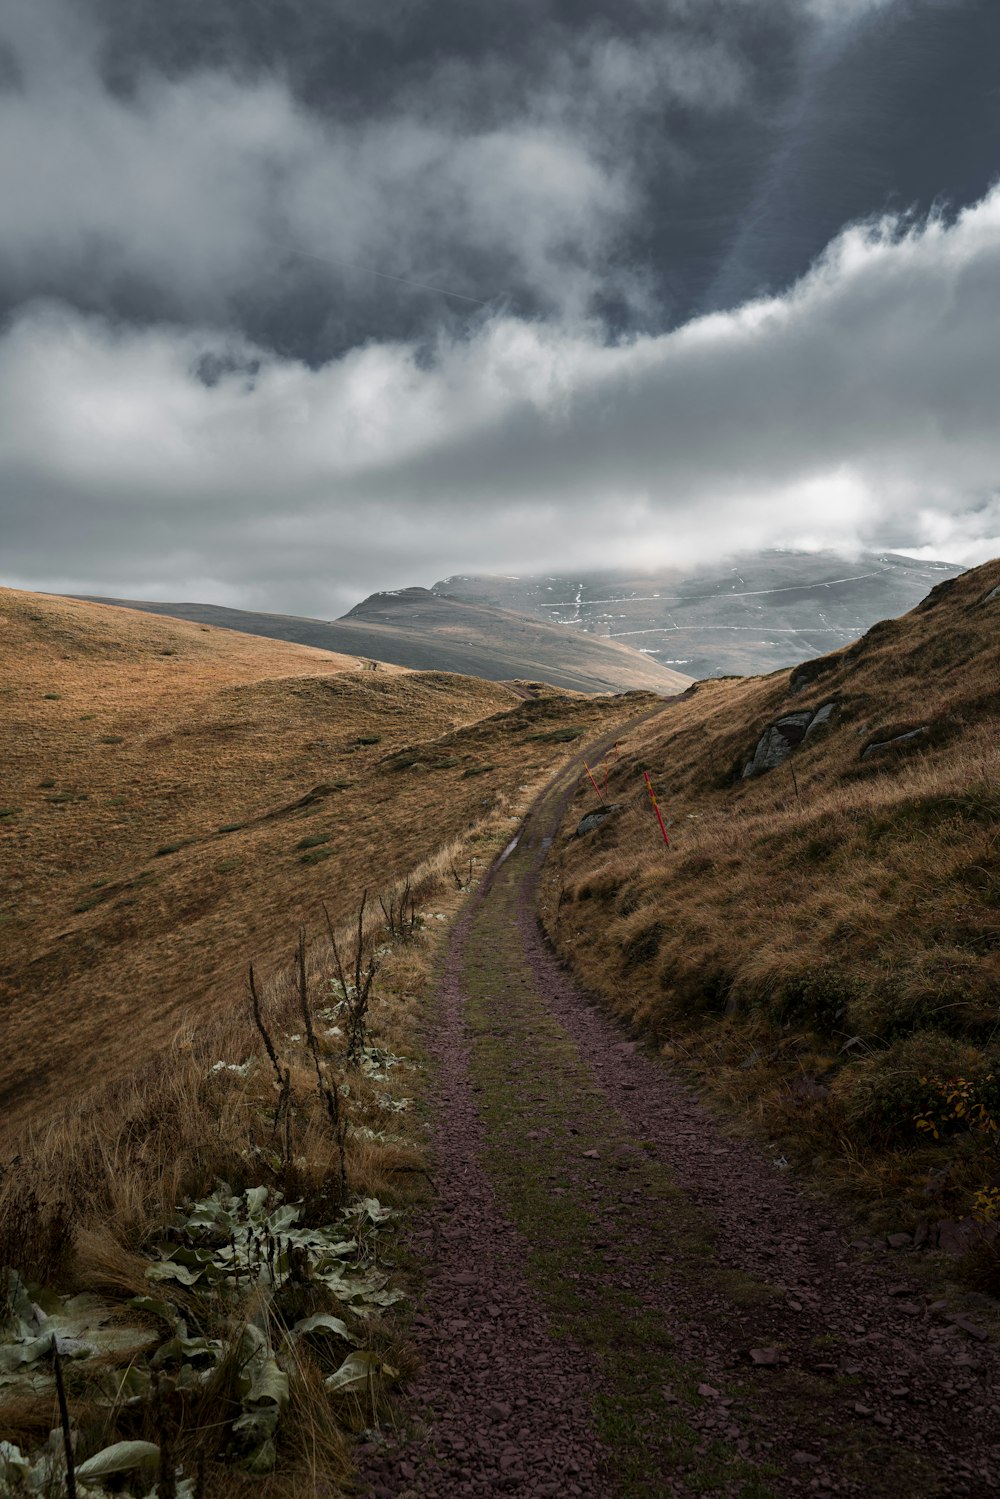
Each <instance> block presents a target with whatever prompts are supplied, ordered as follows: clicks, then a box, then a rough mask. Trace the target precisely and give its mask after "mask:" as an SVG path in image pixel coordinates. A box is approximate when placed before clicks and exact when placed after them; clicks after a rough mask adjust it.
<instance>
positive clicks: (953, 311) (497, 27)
mask: <svg viewBox="0 0 1000 1499" xmlns="http://www.w3.org/2000/svg"><path fill="white" fill-rule="evenodd" d="M567 15H568V12H567V10H566V9H565V8H564V7H562V6H560V5H556V4H554V3H553V4H551V5H548V6H544V5H532V6H531V7H530V8H529V7H528V6H527V5H526V4H525V5H521V4H512V5H511V6H509V7H504V8H496V7H491V8H487V7H486V6H480V5H478V4H469V3H466V4H463V5H462V6H458V5H454V6H453V5H451V4H436V5H434V6H425V5H423V4H419V3H405V0H400V3H397V4H384V5H366V6H361V5H356V4H353V3H343V0H342V3H340V4H338V5H334V6H332V7H329V8H328V9H324V11H323V14H322V15H318V14H317V9H316V8H315V7H307V6H305V5H298V4H287V5H282V6H277V5H275V6H262V7H254V8H252V9H251V10H249V11H248V10H247V8H246V7H237V6H234V5H229V4H221V3H219V0H213V3H202V4H200V5H198V6H197V7H195V6H193V5H192V6H190V7H189V6H188V5H186V4H181V5H178V6H176V7H169V8H164V7H162V6H154V5H152V4H150V3H147V0H141V3H135V0H130V3H129V4H128V5H125V4H124V0H122V3H119V0H101V3H99V4H98V3H96V0H95V3H94V4H92V5H91V6H89V7H87V6H82V7H81V6H76V7H74V8H73V9H72V10H71V9H70V8H69V7H67V6H64V5H63V4H61V3H56V0H39V3H37V4H36V5H35V6H34V7H32V8H30V9H29V8H27V7H19V8H15V7H13V6H12V5H11V6H5V7H3V8H0V40H2V47H0V130H2V131H3V136H4V139H5V142H6V143H7V145H8V149H7V150H6V151H5V153H4V156H3V159H2V162H0V191H2V193H3V201H4V204H5V213H4V215H3V220H2V223H0V301H2V305H3V307H4V308H5V321H4V325H3V332H2V336H0V522H2V542H3V549H4V550H3V556H4V564H3V566H4V576H5V581H7V582H9V583H11V584H14V585H15V586H26V587H42V588H51V589H53V590H58V589H66V590H74V591H88V592H103V593H124V594H130V595H132V596H147V597H157V596H158V597H174V598H177V597H179V596H181V595H183V596H185V597H188V598H194V597H199V598H203V599H208V600H212V601H217V602H222V603H234V604H247V605H253V606H256V607H264V608H268V607H269V608H274V609H285V610H289V611H296V612H310V613H319V614H326V613H334V612H339V611H340V610H341V609H342V608H343V607H346V606H347V605H349V604H350V603H352V602H353V601H355V600H356V599H357V598H358V597H360V596H361V595H362V594H363V593H364V592H367V591H370V590H371V589H374V588H377V587H390V586H399V585H401V584H405V583H411V582H429V581H431V579H432V577H438V576H442V575H444V574H446V573H451V572H459V571H471V570H482V571H519V570H532V571H537V570H538V569H539V567H551V568H552V569H553V570H555V569H557V568H558V569H560V570H563V569H565V568H566V567H569V566H577V565H579V566H584V565H594V564H595V563H598V562H600V563H603V564H608V563H611V562H621V563H622V564H623V565H628V566H631V567H634V566H636V565H637V564H640V565H641V563H642V561H643V560H644V559H645V560H648V561H649V562H650V564H653V563H658V562H662V561H664V560H670V559H682V560H692V561H694V560H703V559H707V558H710V557H711V556H712V555H714V554H717V553H718V550H719V547H720V537H724V538H725V544H726V546H727V548H728V549H730V550H731V549H733V548H735V547H738V546H745V547H752V546H760V545H768V544H774V543H781V544H801V545H807V546H811V545H815V546H820V545H835V546H840V547H844V548H847V549H850V548H851V547H856V546H861V545H878V546H893V547H895V548H897V549H899V550H908V551H915V550H921V549H922V550H924V551H925V552H926V554H928V555H931V554H933V555H937V556H942V557H947V558H949V559H951V560H957V561H974V560H977V559H978V558H980V557H982V556H986V555H989V554H990V553H991V552H993V551H997V550H1000V499H998V495H1000V481H998V472H1000V438H998V436H997V428H998V425H1000V424H998V422H997V393H998V391H1000V341H998V338H997V333H998V327H997V324H998V321H1000V319H998V315H997V308H998V307H1000V189H998V188H996V187H995V186H994V183H995V181H996V178H997V175H998V173H1000V161H998V160H997V159H996V156H995V154H994V155H993V156H992V157H991V152H993V153H995V151H996V148H995V145H994V144H991V141H992V142H995V141H996V138H997V136H996V123H997V119H996V116H997V114H998V112H1000V104H998V100H997V96H996V93H995V90H993V89H992V86H990V87H987V86H986V83H987V74H986V72H985V68H984V64H983V60H982V59H983V57H984V56H986V55H988V54H989V43H990V42H991V41H992V42H993V44H994V46H993V51H992V55H993V56H995V55H996V45H995V44H996V43H997V42H1000V16H998V14H997V12H996V9H995V7H993V6H991V5H987V4H983V5H980V4H977V3H971V0H968V3H966V0H884V3H881V4H879V3H875V0H870V3H863V0H853V3H852V0H813V3H811V4H810V5H808V6H802V5H801V4H796V5H793V4H791V3H787V4H786V3H783V0H771V3H769V0H758V3H754V4H751V3H750V0H718V3H717V4H714V5H705V4H703V3H702V4H697V5H696V4H694V3H689V0H672V3H671V0H641V3H640V0H635V3H632V4H629V5H625V6H622V7H616V8H615V9H614V10H613V11H612V10H611V9H610V8H609V7H606V6H599V5H597V4H596V3H593V4H589V5H584V6H580V7H574V10H573V17H572V20H569V19H567ZM942 97H944V98H946V99H947V100H948V101H950V106H951V107H950V110H944V111H941V112H938V111H936V110H933V109H932V108H931V107H930V106H931V104H932V103H933V101H935V100H938V99H940V98H942ZM987 126H992V136H990V133H989V130H988V129H987V128H986V127H987ZM429 288H433V290H432V289H429Z"/></svg>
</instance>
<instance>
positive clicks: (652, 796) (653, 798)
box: [643, 770, 670, 848]
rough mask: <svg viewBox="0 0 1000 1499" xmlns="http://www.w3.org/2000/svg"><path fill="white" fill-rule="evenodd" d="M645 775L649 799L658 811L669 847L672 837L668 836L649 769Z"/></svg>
mask: <svg viewBox="0 0 1000 1499" xmlns="http://www.w3.org/2000/svg"><path fill="white" fill-rule="evenodd" d="M643 775H644V776H645V777H646V790H647V791H648V792H649V799H650V801H651V802H652V803H653V811H654V812H655V813H656V820H657V822H658V823H659V824H660V832H661V833H662V834H663V841H664V843H665V844H666V845H667V847H668V848H669V847H670V839H669V838H668V837H667V830H666V828H665V827H664V826H663V818H662V817H661V815H660V806H659V803H658V802H657V800H656V793H655V792H654V791H653V783H652V781H651V780H650V779H649V771H648V770H644V771H643Z"/></svg>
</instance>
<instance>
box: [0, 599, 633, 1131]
mask: <svg viewBox="0 0 1000 1499" xmlns="http://www.w3.org/2000/svg"><path fill="white" fill-rule="evenodd" d="M0 652H2V675H0V766H2V769H0V1016H2V1024H3V1032H4V1038H5V1045H4V1048H3V1053H2V1056H0V1107H2V1110H3V1115H4V1122H5V1127H6V1128H7V1129H8V1130H17V1129H18V1128H19V1127H20V1126H21V1125H22V1124H24V1123H26V1122H28V1121H30V1122H31V1123H33V1124H38V1123H39V1122H40V1121H42V1120H43V1119H44V1118H45V1116H46V1115H47V1113H48V1112H49V1111H50V1110H51V1109H53V1108H57V1107H58V1106H60V1104H61V1103H63V1102H65V1101H66V1100H67V1099H68V1098H71V1097H72V1098H75V1097H76V1096H78V1095H79V1093H80V1092H81V1091H82V1090H84V1089H86V1088H88V1087H90V1086H92V1085H96V1084H99V1083H102V1082H106V1081H108V1080H109V1079H114V1078H116V1077H121V1076H124V1075H126V1074H127V1073H128V1072H129V1071H130V1070H131V1069H133V1068H134V1067H135V1065H136V1064H137V1063H138V1062H141V1061H143V1060H145V1059H147V1058H148V1057H149V1056H151V1055H155V1054H156V1053H157V1052H158V1051H160V1050H162V1049H163V1048H165V1047H167V1046H169V1045H170V1043H171V1041H172V1039H173V1038H174V1037H175V1036H176V1034H177V1033H178V1030H179V1029H180V1028H181V1027H182V1026H185V1025H189V1024H191V1023H193V1022H201V1021H204V1020H206V1019H209V1018H211V1017H213V1016H219V1015H220V1014H224V1013H226V1012H227V1011H228V1010H229V1009H230V1008H231V1007H232V1005H233V1003H234V1001H235V999H236V998H237V996H238V995H239V994H240V989H241V984H242V977H243V974H244V972H245V965H246V961H247V960H248V959H249V958H250V957H256V958H258V959H259V960H260V962H261V965H262V968H263V969H264V971H265V973H266V972H267V971H268V969H269V967H270V968H273V967H274V966H275V965H282V964H287V960H288V950H289V944H290V943H292V942H293V941H294V933H295V929H296V927H297V925H298V924H299V922H300V921H304V922H305V923H306V924H307V925H308V926H309V927H310V929H315V928H318V927H319V926H320V925H321V924H322V919H323V918H322V911H321V904H322V902H323V901H325V902H326V903H327V905H328V906H329V908H330V910H331V914H332V916H333V918H334V919H335V920H340V919H342V918H343V917H346V916H347V915H348V914H349V913H350V911H351V910H352V909H354V908H355V907H356V903H357V900H358V898H359V896H360V894H361V891H362V890H363V888H364V887H366V886H370V887H372V888H373V890H377V889H385V888H387V887H388V886H390V885H391V884H392V882H393V881H394V880H395V879H396V878H398V877H401V876H403V875H404V874H406V872H407V871H409V870H410V869H412V868H413V867H414V866H415V865H417V864H419V863H420V862H421V861H422V860H424V859H426V858H427V857H429V856H430V855H431V854H432V853H433V852H434V851H435V850H436V849H439V848H441V847H443V846H445V845H447V844H448V842H449V841H450V840H452V839H454V838H456V837H457V836H458V835H459V834H461V833H464V832H465V831H466V830H467V829H468V827H469V825H470V823H472V822H475V821H476V820H477V818H481V817H482V816H484V815H485V813H486V812H488V811H489V810H491V809H495V808H497V807H498V806H500V805H501V804H502V802H503V800H504V798H505V797H506V796H508V795H511V794H512V793H514V792H515V791H516V789H517V787H518V786H519V785H521V784H522V782H523V781H524V780H525V779H529V780H530V779H531V778H532V777H533V776H538V775H539V774H541V773H542V772H544V771H545V769H546V768H547V767H548V766H550V765H554V764H555V763H556V762H557V761H558V760H559V759H560V758H561V757H562V756H563V755H564V754H565V752H566V751H565V744H564V742H563V741H562V740H561V739H560V738H556V739H550V738H544V737H543V738H537V737H535V738H532V735H535V736H537V735H538V734H540V733H541V734H547V733H549V732H551V731H552V730H553V729H556V730H558V729H559V728H560V727H562V728H564V729H566V731H567V732H573V731H579V732H583V731H585V730H587V729H589V728H590V727H592V726H593V727H596V726H599V725H600V724H601V723H603V722H604V720H605V719H606V718H607V717H608V715H611V716H614V715H615V714H617V715H618V716H619V717H621V716H622V709H621V704H617V705H616V704H615V703H614V701H613V700H612V699H606V700H581V699H573V698H569V697H565V696H561V695H558V696H556V695H550V696H545V695H544V694H543V695H542V696H540V697H539V698H538V699H537V700H528V701H525V700H524V698H523V696H522V693H523V689H517V688H515V687H511V686H506V685H501V684H498V683H492V682H484V681H479V680H475V679H472V678H466V677H460V676H450V675H446V674H443V673H419V674H418V673H409V672H405V671H402V670H399V669H395V668H388V669H385V670H383V671H379V672H362V671H360V670H359V669H358V667H357V662H356V661H355V660H353V659H352V658H345V657H337V656H331V655H329V654H327V653H322V652H319V651H315V650H311V649H308V648H306V647H301V646H297V645H292V644H286V643H284V642H277V641H271V640H260V639H255V638H253V637H249V636H244V635H238V634H235V633H233V632H230V631H221V630H212V629H208V628H207V627H205V626H199V625H197V624H189V623H184V622H180V621H174V620H164V619H158V618H153V617H150V616H146V615H142V614H139V613H135V612H126V611H122V610H118V609H110V608H105V607H102V606H100V605H95V604H87V603H80V602H71V601H65V600H58V599H54V598H51V597H47V596H40V595H32V594H27V593H19V592H14V591H10V590H4V591H2V592H0Z"/></svg>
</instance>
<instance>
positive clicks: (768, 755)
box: [743, 702, 837, 781]
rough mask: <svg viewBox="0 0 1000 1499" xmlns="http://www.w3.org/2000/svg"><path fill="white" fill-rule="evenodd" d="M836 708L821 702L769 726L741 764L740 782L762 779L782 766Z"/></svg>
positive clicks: (828, 718)
mask: <svg viewBox="0 0 1000 1499" xmlns="http://www.w3.org/2000/svg"><path fill="white" fill-rule="evenodd" d="M836 708H837V704H836V702H829V703H824V704H823V706H822V707H821V708H815V709H813V708H806V709H805V710H804V711H803V712H801V713H786V714H785V715H784V716H783V717H782V718H779V719H778V720H777V722H776V723H773V724H771V726H770V728H767V729H765V730H764V732H763V734H762V735H761V736H760V738H759V739H758V741H757V747H756V749H755V750H754V752H753V759H751V760H748V761H747V762H746V764H745V765H744V767H743V780H744V781H749V780H751V779H752V778H753V777H754V776H762V775H764V774H766V772H767V771H769V770H775V769H776V768H777V767H778V766H779V765H782V764H784V762H785V761H786V760H787V759H788V756H789V755H790V754H791V752H792V750H793V749H794V748H795V747H796V745H798V744H801V743H802V741H803V740H804V739H808V737H809V735H810V734H812V733H814V732H815V730H816V729H821V728H822V727H823V726H824V725H825V724H828V723H829V722H830V720H831V718H832V717H833V715H834V713H835V712H836Z"/></svg>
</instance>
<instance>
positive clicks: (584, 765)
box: [583, 760, 606, 805]
mask: <svg viewBox="0 0 1000 1499" xmlns="http://www.w3.org/2000/svg"><path fill="white" fill-rule="evenodd" d="M583 768H584V770H585V771H586V772H587V774H588V775H589V776H590V784H591V785H592V786H593V788H594V790H595V791H596V792H597V794H598V796H600V797H601V801H602V802H603V801H604V797H603V796H601V788H600V786H598V784H597V782H596V781H595V780H594V777H593V775H592V773H591V769H590V766H589V765H588V764H587V762H586V760H584V762H583ZM605 805H606V803H605Z"/></svg>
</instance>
